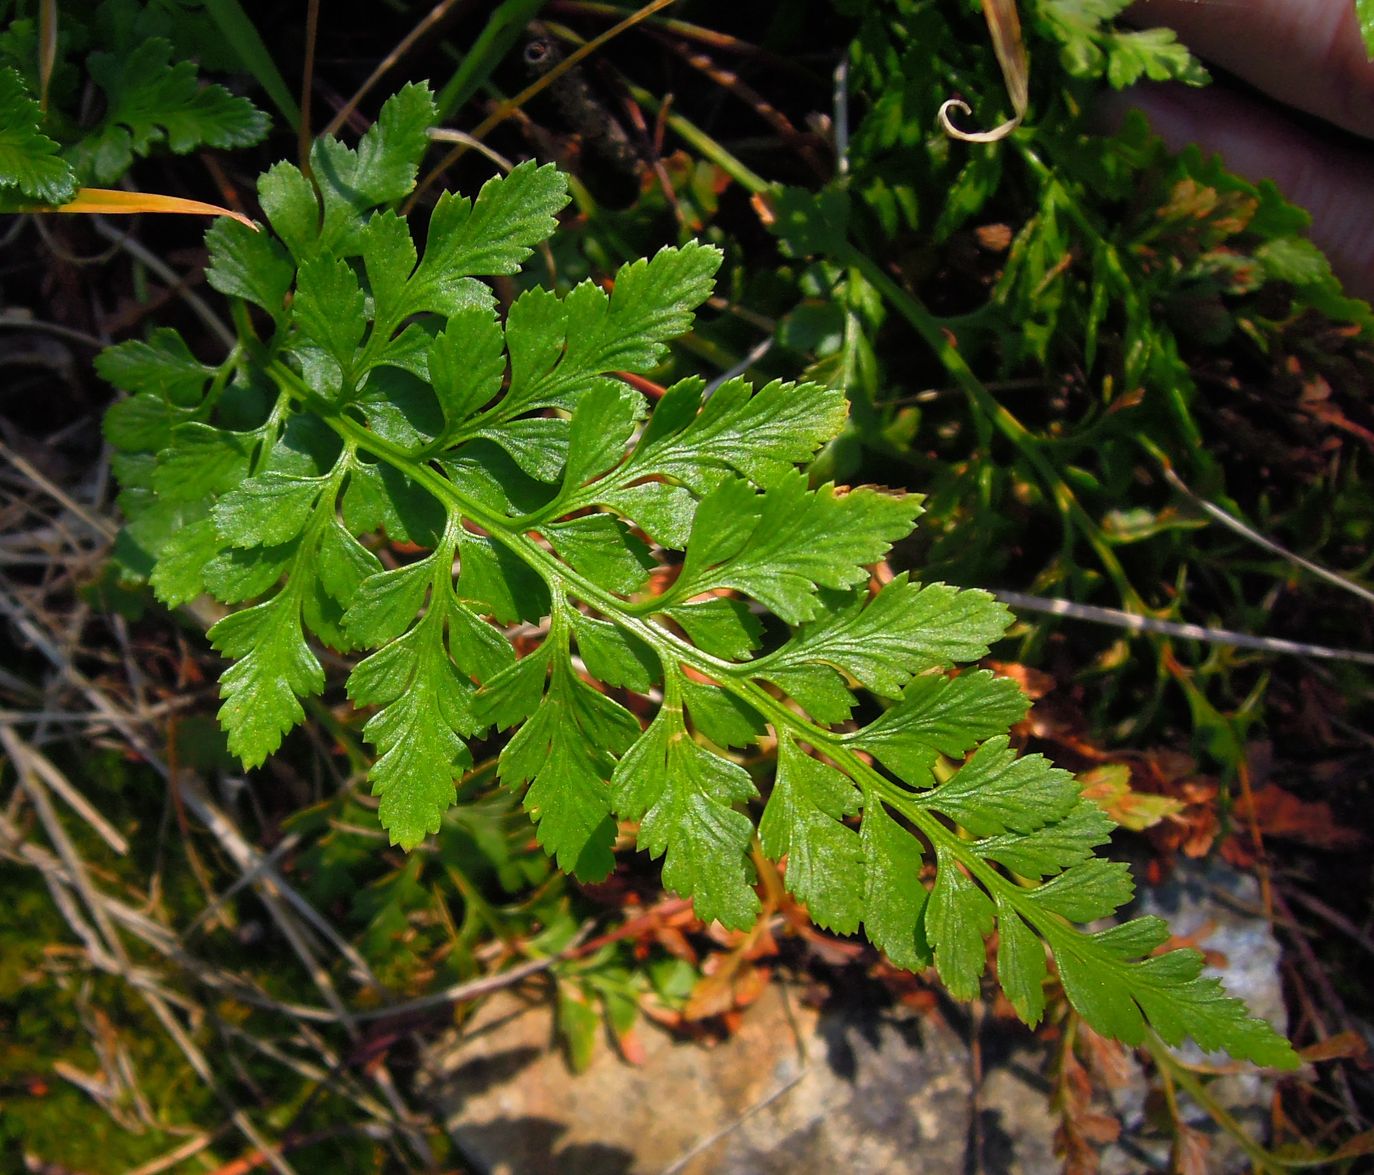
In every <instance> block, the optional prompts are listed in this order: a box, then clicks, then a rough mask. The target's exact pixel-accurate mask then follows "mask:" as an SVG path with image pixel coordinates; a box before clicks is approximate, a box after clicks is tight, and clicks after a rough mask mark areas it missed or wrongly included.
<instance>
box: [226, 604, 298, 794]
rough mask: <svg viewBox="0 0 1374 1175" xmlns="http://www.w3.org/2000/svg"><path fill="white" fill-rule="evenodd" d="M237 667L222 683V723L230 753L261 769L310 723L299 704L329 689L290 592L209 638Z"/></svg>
mask: <svg viewBox="0 0 1374 1175" xmlns="http://www.w3.org/2000/svg"><path fill="white" fill-rule="evenodd" d="M207 635H208V636H209V638H210V643H211V644H212V645H214V647H215V648H216V649H217V650H218V651H219V652H221V653H223V654H224V655H225V656H226V657H230V658H233V659H234V664H232V665H231V666H229V668H228V669H226V670H225V671H224V675H223V676H222V677H221V678H220V681H219V686H220V696H221V697H223V699H224V705H223V706H221V707H220V711H219V720H220V723H221V725H223V727H224V729H225V730H226V731H227V732H228V735H229V751H230V753H231V754H234V755H237V756H238V757H239V758H240V759H241V760H242V761H243V765H244V766H245V767H257V766H259V765H260V764H261V763H263V762H264V761H265V760H266V758H267V756H268V755H270V754H271V753H272V752H273V751H275V750H276V749H277V748H278V747H279V746H281V740H282V736H283V735H284V734H285V733H286V732H287V731H288V730H290V729H291V728H292V727H293V726H295V725H296V724H297V723H299V722H301V721H302V720H303V719H304V718H305V712H304V711H303V710H302V709H301V704H300V701H299V700H298V699H300V698H305V697H312V696H314V695H315V694H318V693H319V692H320V691H321V690H322V689H324V671H323V670H322V669H321V668H320V663H319V661H318V660H317V659H316V657H315V654H314V653H312V652H311V651H310V647H309V646H308V645H307V644H306V642H305V634H304V633H303V632H302V630H301V618H300V605H299V603H298V601H297V599H296V597H295V595H294V594H293V593H292V592H290V591H282V592H280V593H278V594H277V595H276V596H274V597H273V598H272V599H270V600H268V601H266V602H265V603H262V604H258V605H256V606H255V607H252V608H246V609H244V610H243V611H242V612H231V613H230V614H229V615H228V616H226V617H225V618H224V619H223V620H220V621H219V622H218V623H216V624H215V626H214V627H213V628H211V629H210V631H209V633H208V634H207Z"/></svg>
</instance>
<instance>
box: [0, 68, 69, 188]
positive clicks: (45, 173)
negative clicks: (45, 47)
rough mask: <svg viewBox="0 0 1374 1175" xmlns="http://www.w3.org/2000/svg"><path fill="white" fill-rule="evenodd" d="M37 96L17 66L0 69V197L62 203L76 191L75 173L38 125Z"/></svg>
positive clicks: (40, 114)
mask: <svg viewBox="0 0 1374 1175" xmlns="http://www.w3.org/2000/svg"><path fill="white" fill-rule="evenodd" d="M41 118H42V112H41V111H40V110H39V108H38V99H36V98H35V97H33V95H31V94H30V93H29V91H28V88H27V87H26V86H25V85H24V79H23V78H21V77H20V76H19V73H18V71H17V70H14V69H11V68H10V67H8V66H6V67H5V68H3V69H0V198H2V199H6V200H12V199H13V198H14V192H12V191H11V192H7V191H5V189H6V188H11V189H16V190H17V191H18V193H19V194H20V196H22V197H26V198H27V199H29V200H37V201H41V202H42V203H44V204H65V203H66V202H67V201H68V200H70V199H71V198H72V197H73V196H74V195H75V194H76V188H77V178H76V173H75V172H74V171H73V170H72V168H71V164H69V163H68V162H67V161H66V160H65V159H63V158H62V156H61V155H60V154H59V152H60V151H61V147H60V146H59V145H58V144H57V143H55V142H54V141H53V140H52V139H50V138H48V136H47V135H45V134H43V132H42V131H41V130H39V129H38V127H39V121H40V119H41Z"/></svg>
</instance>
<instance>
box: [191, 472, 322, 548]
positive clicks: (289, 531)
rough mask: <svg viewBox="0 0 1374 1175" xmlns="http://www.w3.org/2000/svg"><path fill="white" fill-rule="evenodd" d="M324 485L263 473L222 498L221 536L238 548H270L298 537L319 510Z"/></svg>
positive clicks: (218, 513) (218, 520) (218, 519)
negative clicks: (316, 506) (315, 510)
mask: <svg viewBox="0 0 1374 1175" xmlns="http://www.w3.org/2000/svg"><path fill="white" fill-rule="evenodd" d="M323 485H324V482H323V481H322V480H321V479H320V478H316V477H292V476H290V475H289V474H285V473H263V474H260V475H259V476H257V477H250V478H249V479H248V480H247V481H245V482H243V483H242V484H241V485H239V486H238V487H237V488H236V489H233V490H230V491H229V493H227V494H225V495H224V496H223V497H222V498H220V500H219V502H218V503H216V505H215V508H214V511H213V513H214V518H215V525H216V526H217V527H218V528H219V532H220V534H222V535H223V536H224V537H225V538H227V539H228V540H229V541H230V542H231V543H233V544H234V546H236V547H270V546H273V545H275V544H277V543H284V542H287V541H288V540H289V539H293V538H295V537H296V536H297V535H299V534H300V533H301V531H302V530H304V529H305V524H306V522H307V520H308V519H309V518H310V515H311V513H312V512H313V510H314V508H315V502H316V501H317V500H318V499H319V496H320V492H321V489H322V487H323Z"/></svg>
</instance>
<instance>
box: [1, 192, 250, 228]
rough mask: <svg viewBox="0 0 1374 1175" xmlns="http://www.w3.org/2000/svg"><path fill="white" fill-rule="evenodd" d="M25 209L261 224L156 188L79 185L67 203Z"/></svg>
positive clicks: (228, 211)
mask: <svg viewBox="0 0 1374 1175" xmlns="http://www.w3.org/2000/svg"><path fill="white" fill-rule="evenodd" d="M22 211H24V212H84V213H87V214H97V213H98V214H102V215H105V216H127V215H132V214H133V213H135V212H166V213H176V214H179V215H182V216H232V217H233V218H234V219H235V220H237V221H239V222H240V223H241V224H246V225H247V226H248V227H249V228H251V229H252V230H253V231H254V232H256V231H257V228H258V226H257V225H255V224H254V223H253V222H252V221H251V220H249V219H248V217H246V216H244V215H243V213H241V212H234V211H233V210H232V209H229V208H221V207H220V206H219V205H218V204H206V203H204V202H203V201H200V200H183V199H182V198H181V197H180V196H159V195H156V194H155V193H152V192H122V191H119V190H118V189H116V188H79V189H78V190H77V193H76V196H75V198H74V199H72V200H70V201H69V202H68V203H66V204H31V205H28V206H26V207H25V208H23V209H22Z"/></svg>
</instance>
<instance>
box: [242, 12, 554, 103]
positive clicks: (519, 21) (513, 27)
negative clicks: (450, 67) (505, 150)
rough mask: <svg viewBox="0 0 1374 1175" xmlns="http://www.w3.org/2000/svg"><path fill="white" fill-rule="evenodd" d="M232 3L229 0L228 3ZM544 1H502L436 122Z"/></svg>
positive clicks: (446, 92)
mask: <svg viewBox="0 0 1374 1175" xmlns="http://www.w3.org/2000/svg"><path fill="white" fill-rule="evenodd" d="M231 2H232V0H231ZM543 7H544V0H505V2H504V3H503V4H501V5H499V6H498V7H497V8H496V10H495V11H494V12H493V13H492V14H491V15H490V16H489V17H487V23H486V27H485V28H483V29H482V31H481V33H479V34H478V36H477V40H476V41H474V42H473V44H472V48H471V49H469V50H468V52H467V55H466V56H465V57H464V58H463V60H462V61H461V62H460V63H459V65H458V68H457V69H456V70H455V71H454V74H453V76H452V77H451V78H449V80H448V82H447V83H446V84H445V86H444V88H443V89H442V90H440V91H439V98H438V103H437V105H438V107H439V121H440V122H447V121H448V120H449V119H450V118H452V117H453V115H454V114H455V113H456V112H457V110H458V109H459V107H461V106H462V105H463V103H464V102H466V101H467V100H468V99H469V98H471V97H472V96H473V94H475V93H476V92H477V90H478V87H480V86H481V85H482V83H483V82H484V81H486V80H487V78H489V77H490V76H491V71H492V70H493V69H495V68H496V64H497V62H499V61H500V60H501V58H503V57H504V56H505V55H506V53H507V52H509V50H510V47H511V46H512V45H513V44H515V41H516V39H517V38H518V37H519V36H520V34H521V33H523V32H524V31H525V26H526V25H528V24H529V23H530V21H532V20H533V19H534V18H535V17H536V16H538V15H539V10H540V9H541V8H543Z"/></svg>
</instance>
